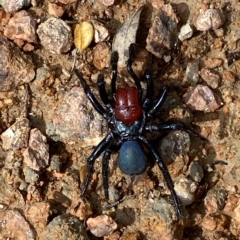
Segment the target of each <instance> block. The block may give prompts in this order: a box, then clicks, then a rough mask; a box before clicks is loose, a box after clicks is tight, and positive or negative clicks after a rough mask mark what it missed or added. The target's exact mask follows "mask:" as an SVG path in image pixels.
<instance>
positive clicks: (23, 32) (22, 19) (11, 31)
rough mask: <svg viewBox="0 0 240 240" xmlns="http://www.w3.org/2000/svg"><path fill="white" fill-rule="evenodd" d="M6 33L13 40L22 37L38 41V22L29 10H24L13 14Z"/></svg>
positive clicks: (26, 39) (24, 39) (33, 41)
mask: <svg viewBox="0 0 240 240" xmlns="http://www.w3.org/2000/svg"><path fill="white" fill-rule="evenodd" d="M4 35H5V36H6V37H7V38H10V39H11V40H14V39H21V40H23V41H27V42H30V43H37V36H36V22H35V20H34V19H33V17H32V16H31V15H29V14H28V12H27V11H25V10H22V11H20V12H17V13H15V14H14V15H13V17H12V18H11V19H10V20H9V22H8V25H7V26H6V28H5V29H4Z"/></svg>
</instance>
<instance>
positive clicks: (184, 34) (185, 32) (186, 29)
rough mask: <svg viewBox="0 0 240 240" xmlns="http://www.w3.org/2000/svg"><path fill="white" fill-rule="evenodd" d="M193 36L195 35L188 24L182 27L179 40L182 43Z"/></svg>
mask: <svg viewBox="0 0 240 240" xmlns="http://www.w3.org/2000/svg"><path fill="white" fill-rule="evenodd" d="M192 35H193V29H192V27H191V25H190V24H189V23H186V24H185V25H183V26H182V27H181V29H180V33H179V35H178V38H179V39H180V41H184V40H186V39H189V38H191V37H192Z"/></svg>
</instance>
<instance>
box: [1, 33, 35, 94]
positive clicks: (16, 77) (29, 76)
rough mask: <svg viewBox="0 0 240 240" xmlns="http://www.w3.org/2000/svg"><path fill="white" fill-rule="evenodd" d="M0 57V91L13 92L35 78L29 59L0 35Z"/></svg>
mask: <svg viewBox="0 0 240 240" xmlns="http://www.w3.org/2000/svg"><path fill="white" fill-rule="evenodd" d="M0 56H1V58H0V69H1V75H0V91H9V90H13V89H14V88H16V87H17V86H19V85H22V84H24V83H29V82H31V81H32V80H33V78H34V77H35V71H34V65H33V63H32V60H31V58H30V57H29V56H28V55H25V54H24V53H22V52H21V51H20V50H19V48H18V47H16V46H15V45H13V44H11V43H10V42H8V40H7V39H6V38H4V37H2V36H1V34H0Z"/></svg>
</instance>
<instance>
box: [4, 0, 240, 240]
mask: <svg viewBox="0 0 240 240" xmlns="http://www.w3.org/2000/svg"><path fill="white" fill-rule="evenodd" d="M0 5H1V6H2V7H0V55H1V59H0V83H1V84H0V109H1V113H0V134H1V144H0V239H16V240H23V239H41V240H47V239H55V238H58V239H86V240H87V239H105V240H107V239H111V240H115V239H121V240H125V239H128V240H130V239H131V240H137V239H146V240H147V239H162V240H173V239H174V240H201V239H204V240H212V239H219V240H220V239H221V240H235V239H239V238H240V192H239V187H238V186H239V183H240V152H239V151H238V148H237V144H238V141H239V131H240V122H239V117H240V110H239V109H240V85H239V69H240V45H239V41H240V40H239V39H240V30H239V24H240V14H239V12H240V2H239V1H237V0H234V1H231V2H227V1H223V0H219V1H208V0H206V1H199V0H194V1H184V0H182V1H178V0H174V1H160V0H154V1H142V0H136V1H135V0H128V1H112V0H98V1H77V0H59V1H54V0H32V1H4V0H0ZM142 6H143V7H142ZM141 7H142V8H141ZM129 17H130V20H131V21H130V20H128V19H129ZM129 21H130V22H129ZM123 23H125V25H124V26H125V28H123V27H121V25H122V24H123ZM129 23H130V24H129ZM127 24H129V25H128V26H127ZM126 26H127V27H126ZM120 27H121V28H120ZM121 31H123V32H121ZM119 32H121V34H122V36H123V38H120V37H119ZM129 41H130V42H134V43H136V44H137V45H136V59H135V62H134V63H133V69H134V71H135V72H136V74H137V76H139V77H140V78H141V79H142V81H141V85H142V88H143V93H144V94H145V92H146V81H145V78H144V69H145V68H146V67H150V68H151V72H152V76H153V83H154V93H153V99H157V97H158V96H159V95H160V94H161V93H162V89H163V87H164V86H166V85H168V86H170V92H169V95H168V97H167V99H166V101H165V103H164V104H163V106H162V107H161V108H160V109H159V110H158V111H157V112H156V113H155V115H154V118H153V122H154V123H159V122H164V121H168V120H174V121H177V122H183V123H185V124H186V125H187V126H188V127H191V128H192V129H194V131H196V132H197V133H199V134H201V135H202V136H203V137H204V138H206V139H208V141H202V139H199V138H198V137H196V136H192V135H191V134H190V135H189V134H187V133H186V132H183V131H180V130H177V131H171V132H169V133H168V132H167V133H161V132H160V133H147V134H146V135H145V136H147V138H148V139H149V140H150V141H151V142H152V143H153V144H154V145H155V147H156V148H157V149H158V151H159V153H160V154H161V156H162V158H163V160H164V162H165V163H166V164H167V167H168V170H169V173H170V175H171V176H172V179H173V182H174V186H175V191H176V192H177V195H178V196H179V199H180V201H181V203H182V211H183V212H184V215H185V218H183V219H178V217H177V214H176V211H175V208H174V205H173V201H172V197H171V194H170V191H169V189H168V187H167V185H166V182H165V180H164V178H163V176H162V173H161V171H160V170H159V168H158V166H157V165H156V164H155V162H154V159H153V158H152V156H151V154H150V153H149V152H148V150H147V149H145V148H143V149H144V151H145V152H146V156H147V159H148V167H147V169H146V171H145V172H144V173H142V174H140V175H137V176H128V175H126V174H123V173H122V172H121V170H120V169H119V168H118V163H117V153H114V154H112V155H111V158H110V161H109V200H108V201H107V200H106V199H105V197H104V190H103V184H102V182H103V181H102V180H103V177H102V161H101V159H102V156H100V157H99V158H98V159H97V160H96V162H95V165H94V169H95V171H94V173H93V176H92V181H91V182H90V185H89V187H88V189H87V192H86V194H85V196H84V197H82V198H81V197H80V195H81V186H82V184H83V182H84V180H85V178H86V175H87V165H86V159H87V157H88V156H89V155H90V154H91V152H92V151H93V149H95V147H96V145H97V144H98V143H99V142H100V141H101V140H102V139H103V137H105V136H106V135H107V133H108V132H109V128H108V125H107V122H106V121H105V120H104V119H103V117H102V116H101V115H99V114H98V113H97V112H96V111H95V109H94V108H93V107H92V105H91V103H90V101H89V100H88V99H87V97H86V95H85V93H84V90H83V88H82V86H81V84H80V81H79V79H78V78H77V76H76V75H75V74H74V71H73V68H76V69H78V70H79V71H80V72H81V73H82V76H83V77H84V79H85V80H86V81H87V83H88V84H89V86H90V88H91V89H92V91H93V93H94V94H95V96H96V98H97V99H100V97H99V93H98V90H97V78H98V75H99V74H100V73H102V74H104V78H105V81H106V91H107V93H110V92H111V91H110V88H111V87H110V86H111V85H110V83H111V75H112V72H111V64H110V58H111V49H112V48H114V49H118V51H119V56H120V58H119V65H118V67H119V68H118V71H119V73H120V75H119V77H118V83H117V84H118V86H124V87H126V86H127V85H130V86H132V85H134V82H133V80H132V79H131V78H130V76H129V74H128V73H127V71H126V66H125V60H126V57H127V56H128V46H129ZM117 44H118V45H117ZM119 49H120V50H119ZM149 63H151V64H149ZM99 101H100V100H99Z"/></svg>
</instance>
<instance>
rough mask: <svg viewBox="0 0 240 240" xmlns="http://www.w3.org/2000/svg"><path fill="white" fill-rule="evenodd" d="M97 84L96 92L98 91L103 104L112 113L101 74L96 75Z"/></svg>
mask: <svg viewBox="0 0 240 240" xmlns="http://www.w3.org/2000/svg"><path fill="white" fill-rule="evenodd" d="M97 84H98V90H99V95H100V98H101V100H102V101H103V103H104V104H105V105H106V106H107V108H108V109H110V111H111V112H112V111H113V108H112V105H111V102H110V99H109V98H108V95H107V92H106V88H105V81H104V76H103V74H99V75H98V79H97Z"/></svg>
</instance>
